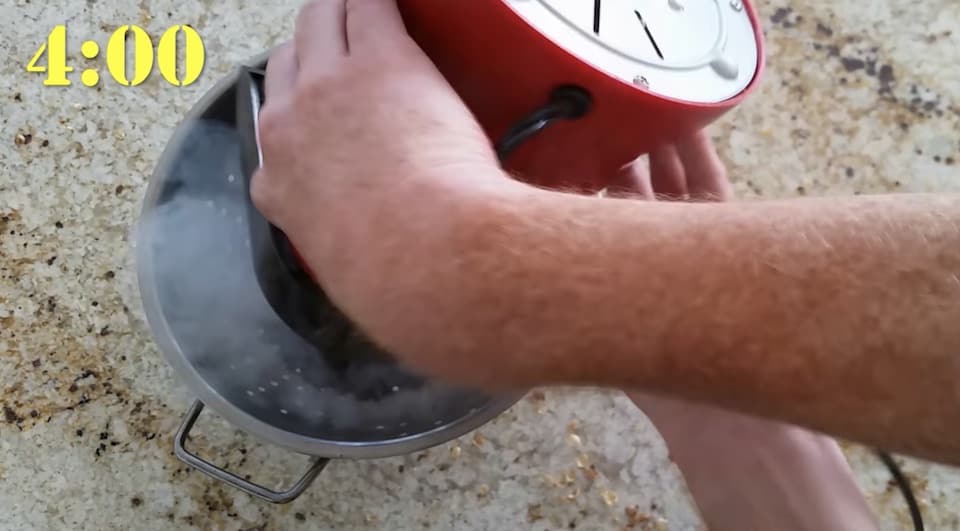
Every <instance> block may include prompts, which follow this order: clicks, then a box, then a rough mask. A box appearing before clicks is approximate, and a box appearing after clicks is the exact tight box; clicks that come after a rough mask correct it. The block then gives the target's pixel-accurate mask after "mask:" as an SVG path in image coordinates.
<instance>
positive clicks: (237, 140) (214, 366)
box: [136, 53, 546, 503]
mask: <svg viewBox="0 0 960 531" xmlns="http://www.w3.org/2000/svg"><path fill="white" fill-rule="evenodd" d="M268 55H269V54H268V53H266V54H263V55H261V56H259V57H257V58H255V59H254V60H252V61H250V62H249V63H248V64H247V65H245V66H242V67H240V68H238V69H237V70H235V71H234V72H233V73H232V74H231V75H229V76H228V77H227V78H225V79H223V80H221V81H220V82H219V83H217V84H216V86H214V87H213V88H212V89H211V90H210V91H209V92H208V93H207V94H206V95H204V96H203V97H202V99H201V100H200V101H199V102H198V103H197V104H196V105H195V107H194V108H193V109H192V110H191V111H190V113H189V114H188V116H187V117H186V119H185V120H184V121H183V122H182V123H181V124H180V125H179V127H178V128H177V130H176V132H175V133H174V136H173V139H172V141H171V142H170V144H169V145H168V146H167V148H166V149H165V151H164V152H163V154H162V156H161V159H160V161H159V163H158V165H157V168H156V170H155V172H154V174H153V175H152V177H151V179H150V182H149V186H148V188H147V192H146V197H145V199H144V203H143V208H142V212H141V216H140V218H139V220H138V223H137V227H136V234H137V236H136V242H137V243H136V258H137V273H138V282H139V288H140V293H141V297H142V300H143V305H144V311H145V314H146V317H147V321H148V323H149V326H150V328H151V330H152V333H153V336H154V338H155V340H156V342H157V344H158V346H159V348H160V350H161V351H162V352H163V354H164V356H165V357H166V359H167V361H168V362H169V363H170V364H171V365H172V367H173V368H174V370H175V372H176V374H177V375H178V377H179V378H180V379H181V380H182V381H183V382H184V383H185V384H186V385H187V387H188V388H189V389H190V391H191V392H192V393H194V394H195V395H196V397H197V400H196V401H195V402H194V403H193V405H192V407H191V408H190V409H189V411H188V412H187V414H186V416H185V418H184V420H183V422H182V424H181V426H180V428H179V430H178V432H177V434H176V437H175V439H174V450H175V454H176V455H177V457H178V458H180V459H181V460H183V461H184V462H186V463H187V464H189V465H191V466H193V467H194V468H196V469H198V470H199V471H201V472H203V473H204V474H207V475H208V476H210V477H213V478H215V479H217V480H220V481H223V482H226V483H228V484H230V485H232V486H234V487H236V488H239V489H241V490H243V491H245V492H247V493H249V494H251V495H254V496H257V497H259V498H262V499H264V500H267V501H270V502H273V503H287V502H290V501H292V500H294V499H295V498H296V497H298V496H299V495H300V494H301V493H303V492H304V490H306V488H307V487H308V486H309V485H310V484H311V483H312V482H313V481H314V479H315V478H316V477H317V476H318V475H319V474H320V472H321V471H322V469H323V468H324V467H325V466H326V464H327V463H328V462H329V460H330V459H368V458H383V457H389V456H396V455H401V454H406V453H410V452H415V451H419V450H422V449H425V448H428V447H431V446H435V445H438V444H441V443H444V442H447V441H449V440H451V439H454V438H456V437H459V436H462V435H464V434H466V433H468V432H469V431H471V430H473V429H475V428H478V427H480V426H481V425H483V424H484V423H486V422H488V421H489V420H491V419H492V418H494V417H495V416H497V415H498V414H500V413H501V412H503V411H504V410H506V409H507V408H509V407H510V406H511V405H513V404H514V403H515V402H516V401H517V400H518V399H519V398H520V396H521V395H520V394H513V395H510V396H490V395H487V394H485V393H482V392H479V391H476V390H472V389H465V388H458V387H451V386H448V385H445V384H444V383H442V382H437V381H433V380H429V379H425V378H423V377H421V376H420V375H418V374H416V373H414V372H411V371H409V370H408V369H406V368H404V367H402V366H400V365H398V364H397V363H395V362H394V361H392V358H391V356H390V355H389V354H387V353H384V352H382V351H380V350H379V349H377V347H376V346H374V345H373V344H371V343H370V342H368V341H366V339H365V338H364V337H363V336H362V335H360V334H358V333H357V332H356V331H355V330H353V329H352V328H351V327H350V326H348V325H347V326H344V324H343V322H342V320H340V321H338V319H339V318H338V317H337V315H338V314H337V312H336V311H335V310H334V309H332V308H328V310H330V311H331V312H332V313H331V314H330V316H329V322H330V323H331V327H332V328H334V329H335V331H336V333H337V334H338V335H337V339H336V340H335V341H334V342H332V343H329V344H328V345H327V344H325V343H324V342H323V341H320V340H318V339H317V338H316V337H312V336H311V335H310V334H305V333H303V330H298V328H299V325H298V322H297V321H296V312H294V314H293V317H294V318H293V319H291V314H290V312H286V315H285V314H284V311H282V310H283V308H281V307H280V306H282V305H283V304H286V302H284V301H288V302H289V301H291V299H290V298H289V297H287V298H285V297H283V296H282V295H283V293H282V290H281V291H277V289H274V288H276V287H277V286H281V287H282V286H285V285H286V286H289V285H290V284H288V283H287V282H288V281H289V280H290V278H292V277H291V276H290V275H291V274H292V273H291V272H290V271H287V276H284V275H283V271H278V270H276V268H275V267H274V268H272V269H271V267H266V266H268V265H269V264H271V263H275V262H276V260H277V254H278V253H280V252H282V249H280V250H278V249H279V247H277V246H276V245H272V244H274V243H276V241H275V240H273V239H271V238H268V237H267V236H266V235H270V234H273V235H274V236H275V234H274V233H272V232H271V228H270V226H269V224H268V223H267V221H266V220H265V219H264V218H263V217H261V216H260V215H259V213H258V212H257V211H256V209H255V208H253V206H252V204H251V200H250V194H249V175H248V173H249V171H245V169H244V163H243V160H244V154H245V152H244V147H243V145H244V141H245V137H244V128H245V127H247V126H248V125H249V123H248V121H249V118H250V117H249V116H248V117H244V116H242V115H243V111H242V108H243V101H244V98H250V97H254V98H255V97H256V94H257V93H256V92H254V93H252V94H251V93H247V92H244V91H246V90H250V86H249V83H247V82H246V81H247V80H249V79H250V78H249V73H250V72H251V70H256V69H262V68H264V66H265V61H266V58H267V57H268ZM238 103H240V104H241V106H240V112H239V113H238ZM238 115H239V116H240V119H239V120H238ZM254 118H255V114H254ZM545 123H546V122H545V121H544V120H540V121H538V122H536V123H533V124H531V125H530V127H531V128H533V129H537V128H542V127H543V126H544V125H545ZM253 130H254V131H255V127H254V129H253ZM521 133H524V132H521ZM525 134H529V132H525ZM247 155H249V153H247ZM357 215H363V213H362V212H358V213H357ZM318 230H322V227H318ZM287 265H289V264H287ZM271 275H274V276H273V277H271ZM288 291H290V290H288ZM292 292H293V293H295V290H293V291H292ZM278 293H279V295H278ZM288 295H289V294H288ZM292 304H293V306H292V308H293V310H296V309H297V308H300V306H298V305H297V304H296V301H292ZM278 310H279V311H278ZM314 317H316V315H314ZM321 319H322V318H321ZM338 323H339V324H338ZM328 340H329V338H327V339H325V340H324V341H328ZM325 345H327V346H325ZM334 346H335V348H334ZM206 406H209V407H210V408H211V409H213V410H214V411H216V412H217V413H218V414H220V415H221V416H222V417H224V418H225V419H226V420H228V421H229V422H231V423H232V424H234V425H236V426H238V427H240V428H242V429H243V430H245V431H246V432H248V433H250V434H252V435H253V436H255V437H256V438H259V439H261V440H264V441H266V442H268V443H271V444H275V445H278V446H281V447H284V448H287V449H289V450H291V451H294V452H298V453H301V454H305V455H308V456H311V457H312V459H311V465H310V467H309V469H308V470H307V471H306V473H305V474H304V475H303V476H302V477H301V478H300V479H299V480H297V481H296V482H295V483H294V484H293V485H292V486H290V487H287V488H283V489H281V490H273V489H271V488H267V487H265V486H263V485H260V484H258V483H256V482H255V481H253V480H247V479H244V478H241V477H239V476H237V475H236V474H233V473H231V472H229V471H227V470H224V469H222V468H220V467H218V466H216V465H213V464H211V463H209V462H207V461H205V460H204V459H202V458H200V457H199V456H197V455H196V454H194V453H192V452H191V451H190V450H188V449H187V447H186V440H187V436H188V434H189V432H190V430H191V429H192V428H193V426H194V423H195V422H196V421H197V418H198V417H199V415H200V414H201V412H202V410H203V409H204V407H206Z"/></svg>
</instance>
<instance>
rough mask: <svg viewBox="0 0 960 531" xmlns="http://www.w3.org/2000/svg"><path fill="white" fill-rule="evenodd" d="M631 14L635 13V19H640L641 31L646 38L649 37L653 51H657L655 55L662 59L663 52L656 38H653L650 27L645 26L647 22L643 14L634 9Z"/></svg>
mask: <svg viewBox="0 0 960 531" xmlns="http://www.w3.org/2000/svg"><path fill="white" fill-rule="evenodd" d="M633 14H635V15H637V20H639V21H640V24H641V25H642V26H643V31H644V32H645V33H646V34H647V38H648V39H650V44H652V45H653V51H655V52H657V56H658V57H660V60H661V61H662V60H663V53H662V52H661V51H660V47H659V46H657V41H656V39H654V38H653V33H651V32H650V28H648V27H647V23H646V22H644V21H643V15H641V14H640V12H639V11H637V10H634V11H633Z"/></svg>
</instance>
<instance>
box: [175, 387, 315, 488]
mask: <svg viewBox="0 0 960 531" xmlns="http://www.w3.org/2000/svg"><path fill="white" fill-rule="evenodd" d="M201 412H203V402H201V401H199V400H196V401H194V403H193V405H192V406H190V411H188V412H187V416H186V417H185V418H184V419H183V423H182V424H180V429H179V430H177V435H176V437H175V438H174V442H173V453H174V455H176V456H177V458H178V459H180V460H181V461H183V462H184V463H186V464H188V465H190V466H192V467H193V468H195V469H197V470H199V471H200V472H202V473H204V474H206V475H207V476H210V477H212V478H214V479H217V480H220V481H222V482H224V483H227V484H229V485H232V486H233V487H236V488H238V489H240V490H242V491H244V492H246V493H247V494H250V495H252V496H256V497H257V498H260V499H262V500H266V501H268V502H270V503H277V504H284V503H290V502H292V501H293V500H295V499H297V498H298V497H299V496H300V495H301V494H303V492H304V491H305V490H307V487H309V486H310V484H311V483H313V481H314V480H315V479H317V476H319V475H320V472H322V471H323V469H324V468H325V467H326V466H327V463H329V462H330V460H329V459H327V458H325V457H317V458H314V459H313V461H312V463H311V465H310V468H309V469H307V472H306V473H305V474H304V475H303V476H301V477H300V479H299V480H298V481H297V482H296V483H294V484H293V486H291V487H290V488H288V489H286V490H281V491H276V490H272V489H268V488H266V487H264V486H262V485H259V484H257V483H254V482H252V481H249V480H246V479H244V478H242V477H240V476H238V475H236V474H234V473H232V472H228V471H226V470H224V469H222V468H220V467H218V466H217V465H214V464H213V463H210V462H209V461H206V460H204V459H203V458H201V457H200V456H198V455H197V454H194V453H192V452H191V451H190V450H187V446H186V444H187V437H189V435H190V430H191V429H192V428H193V425H194V424H195V423H196V422H197V418H199V417H200V413H201Z"/></svg>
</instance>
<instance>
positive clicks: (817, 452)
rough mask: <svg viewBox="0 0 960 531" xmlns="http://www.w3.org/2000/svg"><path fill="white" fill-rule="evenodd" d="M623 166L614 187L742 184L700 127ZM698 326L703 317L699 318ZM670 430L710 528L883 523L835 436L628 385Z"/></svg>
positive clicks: (727, 189) (665, 190)
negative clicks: (647, 163) (647, 165)
mask: <svg viewBox="0 0 960 531" xmlns="http://www.w3.org/2000/svg"><path fill="white" fill-rule="evenodd" d="M649 161H650V168H649V170H647V168H645V167H644V166H642V165H640V164H639V163H635V164H633V165H632V166H631V167H629V168H627V169H625V170H624V172H623V174H622V175H621V176H620V177H619V179H618V180H617V182H616V183H615V184H614V186H613V187H612V188H613V189H612V190H611V192H612V193H617V192H621V193H628V194H634V195H639V196H640V197H642V198H645V199H649V200H654V199H657V198H659V199H667V200H677V199H681V200H683V199H688V200H712V201H726V200H729V199H731V198H732V195H733V192H732V187H731V186H730V182H729V180H728V179H727V173H726V169H725V167H724V165H723V163H722V162H721V160H720V158H719V156H718V154H717V152H716V150H715V149H714V146H713V144H712V142H711V140H710V137H709V135H708V134H707V133H706V132H705V131H701V132H699V133H697V134H695V135H693V136H692V137H690V138H687V139H683V140H682V141H680V142H678V143H677V144H676V145H674V146H664V147H661V148H658V149H657V150H655V151H654V152H652V153H651V154H650V156H649ZM694 326H695V324H694ZM627 395H628V396H629V397H630V399H631V400H632V401H633V402H634V403H635V404H636V405H637V406H638V407H639V408H640V409H641V410H642V411H643V412H644V413H645V414H646V415H647V416H648V418H650V420H651V421H652V423H653V424H654V426H655V427H656V428H657V430H658V431H659V432H660V434H661V436H662V437H663V439H664V441H665V443H666V445H667V448H668V449H669V452H670V456H671V459H672V460H673V461H674V463H676V464H677V466H678V467H679V469H680V471H681V473H682V474H683V476H684V479H685V481H686V483H687V486H688V488H689V489H690V492H691V494H692V495H693V498H694V501H695V502H696V504H697V506H698V508H699V509H700V512H701V514H702V515H703V518H704V520H706V523H707V525H708V526H709V527H710V529H714V530H720V531H722V530H726V529H730V530H734V529H736V530H741V529H784V530H788V529H790V530H814V529H850V530H855V529H856V530H874V529H876V528H877V526H876V522H875V521H874V520H873V516H872V515H871V513H870V510H869V508H868V507H867V505H866V503H865V501H864V499H863V496H862V495H861V493H860V491H859V489H858V488H857V485H856V483H855V482H854V480H853V476H852V472H851V471H850V468H849V466H848V464H847V462H846V460H845V458H844V456H843V453H842V452H841V451H840V447H839V446H838V445H837V443H836V441H834V440H833V439H831V438H829V437H826V436H824V435H820V434H817V433H813V432H810V431H807V430H804V429H801V428H798V427H795V426H791V425H788V424H783V423H780V422H775V421H771V420H767V419H761V418H756V417H751V416H748V415H744V414H740V413H737V412H733V411H728V410H724V409H721V408H716V407H712V406H709V405H704V404H696V403H692V402H686V401H681V400H674V399H670V398H664V397H660V396H656V395H650V394H644V393H639V392H628V393H627Z"/></svg>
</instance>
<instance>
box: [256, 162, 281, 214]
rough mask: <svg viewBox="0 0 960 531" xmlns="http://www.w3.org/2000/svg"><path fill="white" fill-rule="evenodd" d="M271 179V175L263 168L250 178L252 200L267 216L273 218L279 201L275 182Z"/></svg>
mask: <svg viewBox="0 0 960 531" xmlns="http://www.w3.org/2000/svg"><path fill="white" fill-rule="evenodd" d="M270 181H271V179H270V177H269V175H268V174H267V173H266V172H265V171H263V170H260V171H257V172H256V173H255V174H254V175H253V178H252V179H251V180H250V200H251V201H253V205H254V206H255V207H256V208H257V210H259V211H260V213H261V214H263V215H264V216H266V217H267V218H272V216H273V213H274V210H275V205H276V202H277V201H276V193H275V187H274V186H273V184H274V183H271V182H270Z"/></svg>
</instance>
